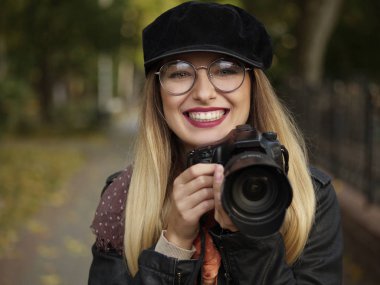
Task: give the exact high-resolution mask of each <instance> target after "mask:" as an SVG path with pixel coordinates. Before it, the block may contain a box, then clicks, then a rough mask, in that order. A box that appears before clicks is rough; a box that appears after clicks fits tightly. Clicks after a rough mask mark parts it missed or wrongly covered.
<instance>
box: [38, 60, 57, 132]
mask: <svg viewBox="0 0 380 285" xmlns="http://www.w3.org/2000/svg"><path fill="white" fill-rule="evenodd" d="M39 67H40V73H41V74H40V78H39V81H38V84H37V92H38V97H39V103H40V118H41V120H42V122H43V123H44V124H49V123H51V119H52V116H51V115H52V114H51V111H52V110H51V108H52V104H51V103H52V86H53V84H52V76H51V74H50V68H49V63H48V58H47V56H46V57H44V58H42V59H41V61H40V66H39Z"/></svg>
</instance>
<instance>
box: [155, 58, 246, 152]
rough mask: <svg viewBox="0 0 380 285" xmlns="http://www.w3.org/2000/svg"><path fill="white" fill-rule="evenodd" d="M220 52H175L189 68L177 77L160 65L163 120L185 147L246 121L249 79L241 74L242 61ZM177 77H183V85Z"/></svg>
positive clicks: (214, 137) (219, 136) (207, 140)
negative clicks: (227, 56)
mask: <svg viewBox="0 0 380 285" xmlns="http://www.w3.org/2000/svg"><path fill="white" fill-rule="evenodd" d="M220 56H221V55H220V54H216V53H211V52H197V53H183V54H178V55H176V57H177V58H178V59H180V60H177V61H176V62H177V63H178V62H188V63H187V65H188V67H187V68H188V69H189V70H190V71H189V72H187V73H186V75H181V78H179V79H178V77H177V78H174V79H173V76H171V75H170V74H169V75H167V72H169V73H170V72H171V71H170V69H169V71H168V70H167V68H165V65H164V66H163V67H164V68H160V72H159V75H160V78H165V79H164V80H160V82H161V87H160V94H161V98H162V105H163V111H164V117H165V121H166V123H167V124H168V126H169V128H170V129H171V130H172V131H173V132H174V133H175V134H176V135H177V136H178V137H179V139H180V140H181V141H182V142H183V144H184V145H186V149H187V150H190V149H191V148H194V147H197V146H199V145H204V144H211V143H213V142H215V141H217V140H220V139H222V138H224V137H225V136H226V135H227V134H228V133H229V132H230V131H231V130H232V129H233V128H234V127H236V126H237V125H241V124H245V123H246V122H247V119H248V115H249V109H250V100H251V99H250V98H251V79H250V77H249V76H246V77H245V76H244V75H245V72H246V71H245V68H244V65H243V64H242V63H240V62H238V61H236V60H234V61H230V62H227V61H226V60H222V59H220ZM184 60H186V61H184ZM215 65H217V66H215ZM233 71H234V72H233ZM172 81H174V83H172ZM178 81H180V82H184V81H185V82H186V83H187V85H186V88H184V87H182V86H183V85H182V84H179V83H177V82H178ZM177 84H178V87H176V86H177ZM175 88H177V89H175ZM182 88H183V89H182ZM186 89H187V90H186ZM184 90H185V91H184ZM173 91H178V92H176V93H173Z"/></svg>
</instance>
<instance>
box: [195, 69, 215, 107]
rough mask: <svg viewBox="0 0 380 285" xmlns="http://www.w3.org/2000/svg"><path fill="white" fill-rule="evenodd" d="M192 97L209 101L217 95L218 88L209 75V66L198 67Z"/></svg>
mask: <svg viewBox="0 0 380 285" xmlns="http://www.w3.org/2000/svg"><path fill="white" fill-rule="evenodd" d="M192 97H193V99H194V100H197V101H202V102H207V101H209V100H212V99H215V97H216V90H215V88H214V86H213V85H212V84H211V82H210V80H209V78H208V76H207V67H205V66H199V67H198V68H197V79H196V80H195V83H194V86H193V90H192Z"/></svg>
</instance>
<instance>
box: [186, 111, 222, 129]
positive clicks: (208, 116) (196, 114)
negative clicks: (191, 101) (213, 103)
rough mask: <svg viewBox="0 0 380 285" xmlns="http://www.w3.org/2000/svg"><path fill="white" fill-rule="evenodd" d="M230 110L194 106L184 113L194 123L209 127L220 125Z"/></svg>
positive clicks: (198, 125)
mask: <svg viewBox="0 0 380 285" xmlns="http://www.w3.org/2000/svg"><path fill="white" fill-rule="evenodd" d="M228 112H229V110H228V109H224V108H194V109H190V110H187V111H186V112H184V115H185V117H186V119H187V120H188V121H189V122H190V123H191V124H192V125H194V126H196V127H199V128H208V127H214V126H216V125H219V124H220V123H221V122H222V121H223V120H224V119H225V117H226V115H227V113H228Z"/></svg>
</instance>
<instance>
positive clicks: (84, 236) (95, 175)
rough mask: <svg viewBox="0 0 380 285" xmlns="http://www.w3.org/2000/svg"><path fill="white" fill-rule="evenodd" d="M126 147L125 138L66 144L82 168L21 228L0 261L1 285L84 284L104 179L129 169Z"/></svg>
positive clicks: (89, 261) (108, 138)
mask: <svg viewBox="0 0 380 285" xmlns="http://www.w3.org/2000/svg"><path fill="white" fill-rule="evenodd" d="M130 142H131V139H130V137H128V136H126V137H122V138H121V137H114V136H112V137H110V136H106V137H105V138H104V139H101V140H100V141H99V140H95V142H94V141H93V140H86V139H81V140H79V141H78V140H75V141H71V140H70V141H68V142H67V143H71V144H72V143H74V144H76V145H75V147H78V149H79V150H80V152H81V153H83V155H84V157H85V163H84V164H83V166H82V167H81V168H80V169H79V170H78V171H76V172H75V173H74V175H73V176H72V177H71V178H70V179H69V180H68V181H66V182H65V183H64V184H63V185H62V187H61V188H60V189H59V191H58V193H57V194H56V195H55V199H53V202H51V201H50V202H49V203H47V202H46V203H45V204H43V205H42V207H41V209H40V210H39V211H38V212H37V213H36V214H35V215H33V216H32V217H29V218H30V219H29V220H28V222H27V223H26V224H25V225H23V226H22V227H21V229H20V231H19V240H18V242H17V243H16V249H15V250H13V252H12V254H11V255H10V256H8V257H6V258H2V259H0V284H2V285H82V284H87V278H88V270H89V267H90V264H91V259H92V256H91V245H92V244H93V242H94V235H93V234H92V233H91V230H90V228H89V226H90V224H91V221H92V218H93V215H94V212H95V209H96V206H97V203H98V201H99V197H100V192H101V189H102V187H103V185H104V182H105V179H106V177H107V176H108V175H110V174H112V173H114V172H116V171H118V170H120V169H122V168H124V167H125V165H126V164H127V163H128V150H129V149H130ZM62 143H66V142H62Z"/></svg>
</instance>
